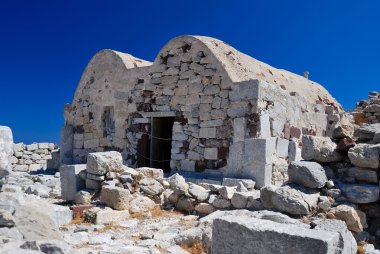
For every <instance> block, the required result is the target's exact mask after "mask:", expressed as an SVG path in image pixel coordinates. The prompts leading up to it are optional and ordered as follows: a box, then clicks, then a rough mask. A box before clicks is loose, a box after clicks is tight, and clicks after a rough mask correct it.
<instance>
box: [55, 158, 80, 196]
mask: <svg viewBox="0 0 380 254" xmlns="http://www.w3.org/2000/svg"><path fill="white" fill-rule="evenodd" d="M83 170H86V165H85V164H78V165H63V166H61V167H60V168H59V173H60V179H61V196H62V199H64V200H70V201H71V200H74V199H75V194H76V193H77V192H78V191H80V190H81V189H83V188H84V186H85V184H84V182H83V180H82V179H81V178H80V177H79V173H80V172H81V171H83Z"/></svg>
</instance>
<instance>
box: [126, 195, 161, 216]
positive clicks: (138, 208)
mask: <svg viewBox="0 0 380 254" xmlns="http://www.w3.org/2000/svg"><path fill="white" fill-rule="evenodd" d="M155 205H156V204H155V203H154V201H153V200H151V199H150V198H148V197H145V196H143V195H137V197H134V198H133V199H132V200H131V202H130V209H129V210H130V211H131V213H141V212H145V211H147V210H149V209H151V208H153V207H154V206H155Z"/></svg>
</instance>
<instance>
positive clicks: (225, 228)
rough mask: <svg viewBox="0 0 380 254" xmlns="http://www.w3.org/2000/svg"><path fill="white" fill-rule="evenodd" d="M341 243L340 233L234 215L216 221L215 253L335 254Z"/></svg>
mask: <svg viewBox="0 0 380 254" xmlns="http://www.w3.org/2000/svg"><path fill="white" fill-rule="evenodd" d="M338 242H339V233H337V232H328V231H321V230H315V229H306V228H303V227H300V226H296V225H291V224H286V225H285V224H281V223H276V222H272V221H268V220H260V219H256V218H252V217H243V216H241V217H236V216H231V215H230V216H225V217H222V218H217V219H215V220H214V222H213V228H212V248H211V253H218V254H230V253H260V254H272V253H279V254H281V253H284V254H285V253H292V254H301V253H302V254H304V253H309V252H310V250H312V251H313V253H320V254H322V253H323V254H327V253H329V254H333V253H336V246H337V245H338Z"/></svg>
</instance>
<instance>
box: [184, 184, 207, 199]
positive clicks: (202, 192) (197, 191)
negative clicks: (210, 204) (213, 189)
mask: <svg viewBox="0 0 380 254" xmlns="http://www.w3.org/2000/svg"><path fill="white" fill-rule="evenodd" d="M189 194H190V195H191V196H193V197H194V198H195V199H197V200H198V201H200V202H203V201H205V200H207V199H208V197H209V195H210V192H209V191H208V190H206V189H205V188H203V187H202V186H199V185H197V184H190V188H189Z"/></svg>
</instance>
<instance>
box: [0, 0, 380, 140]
mask: <svg viewBox="0 0 380 254" xmlns="http://www.w3.org/2000/svg"><path fill="white" fill-rule="evenodd" d="M183 34H191V35H206V36H211V37H216V38H218V39H221V40H223V41H225V42H227V43H229V44H230V45H232V46H234V47H235V48H237V49H238V50H239V51H242V52H244V53H246V54H248V55H251V56H252V57H254V58H256V59H258V60H261V61H263V62H266V63H268V64H270V65H272V66H274V67H277V68H282V69H286V70H289V71H292V72H295V73H298V74H302V73H303V72H304V71H305V70H308V71H309V72H310V79H312V80H314V81H316V82H318V83H320V84H322V85H324V86H325V87H326V88H327V89H328V90H329V91H330V93H331V94H332V95H333V96H334V97H335V98H337V99H338V101H339V102H340V103H341V104H342V105H343V107H344V108H346V109H352V108H353V107H354V105H355V103H356V102H357V101H358V100H359V99H363V98H366V97H367V93H368V92H369V91H372V90H380V62H379V61H380V1H378V0H366V1H352V0H348V1H347V0H346V1H333V0H328V1H325V0H318V1H305V0H302V1H292V0H289V1H280V0H277V1H274V0H260V1H256V0H250V1H239V0H235V1H231V0H215V1H214V0H210V1H207V0H203V1H199V0H187V1H181V0H177V1H174V0H172V1H164V0H155V1H153V0H152V1H143V0H134V1H130V0H124V1H121V0H120V1H112V0H108V1H104V0H103V1H97V0H92V1H84V0H83V1H81V0H57V1H51V0H49V1H38V0H35V1H30V0H25V1H19V0H2V1H1V2H0V60H1V61H0V88H1V89H0V125H7V126H10V127H11V128H12V129H13V133H14V139H15V141H16V142H21V141H23V142H25V143H31V142H34V141H50V142H59V132H60V127H61V125H62V123H63V116H62V112H63V106H64V104H65V103H67V102H71V100H72V98H73V95H74V91H75V88H76V86H77V83H78V81H79V79H80V76H81V74H82V72H83V70H84V68H85V67H86V64H87V63H88V61H89V60H90V58H91V56H92V55H93V54H95V53H96V52H97V51H99V50H101V49H104V48H110V49H115V50H118V51H121V52H127V53H130V54H132V55H134V56H136V57H139V58H142V59H146V60H150V61H153V59H154V58H155V56H156V54H157V53H158V51H159V50H160V48H161V47H163V46H164V45H165V43H166V42H168V41H169V40H170V39H171V38H173V37H175V36H178V35H183Z"/></svg>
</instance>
